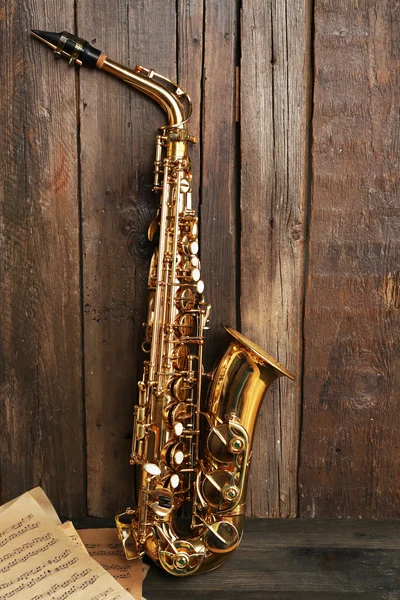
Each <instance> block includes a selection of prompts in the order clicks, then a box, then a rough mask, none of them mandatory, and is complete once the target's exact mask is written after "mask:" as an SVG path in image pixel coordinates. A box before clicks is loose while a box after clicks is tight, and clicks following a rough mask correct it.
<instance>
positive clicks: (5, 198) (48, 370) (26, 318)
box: [0, 0, 85, 515]
mask: <svg viewBox="0 0 400 600" xmlns="http://www.w3.org/2000/svg"><path fill="white" fill-rule="evenodd" d="M73 6H74V3H73V2H72V1H71V0H70V1H68V2H59V1H54V2H52V3H51V4H50V5H47V6H44V5H43V4H42V5H40V3H37V2H32V1H28V2H26V3H25V5H24V10H22V11H21V10H20V6H19V4H18V3H17V2H15V1H13V0H10V1H9V2H7V3H5V4H4V5H3V8H2V11H1V30H2V35H1V36H0V46H1V56H2V59H1V60H2V73H3V78H2V86H1V88H0V113H1V122H2V125H3V126H2V135H1V138H0V147H1V163H2V164H1V167H2V174H3V175H2V177H1V188H0V189H1V192H0V193H1V198H0V203H1V204H0V231H1V236H0V255H1V262H0V289H1V291H2V293H1V296H2V307H1V312H0V331H1V336H0V427H1V431H2V434H1V436H0V453H1V456H2V459H1V462H0V465H1V466H0V478H1V499H0V502H5V501H7V500H10V499H11V498H13V497H15V496H17V495H19V494H21V493H22V492H24V491H26V490H27V489H29V488H31V487H33V486H35V485H39V484H40V485H42V487H43V488H44V489H45V490H46V492H47V494H48V495H49V497H50V499H51V501H52V502H53V504H54V505H55V507H56V509H57V511H58V512H59V513H60V514H62V515H72V514H79V513H83V512H84V511H85V489H84V488H85V486H84V448H83V402H82V384H81V376H82V370H81V360H82V357H81V302H80V292H79V220H78V198H77V188H78V185H77V157H76V155H77V152H76V150H77V139H76V100H75V74H74V71H73V70H70V71H68V69H67V65H65V64H61V63H57V62H56V61H55V60H54V56H53V55H52V53H51V52H49V50H48V49H46V48H45V47H44V46H43V45H42V44H40V43H39V42H37V41H35V40H33V38H31V37H30V35H29V34H30V28H31V27H36V28H38V29H45V28H46V27H48V28H50V24H51V28H55V29H56V30H57V28H58V29H59V30H62V29H64V28H69V29H73ZM32 15H34V17H33V20H32V18H31V16H32Z"/></svg>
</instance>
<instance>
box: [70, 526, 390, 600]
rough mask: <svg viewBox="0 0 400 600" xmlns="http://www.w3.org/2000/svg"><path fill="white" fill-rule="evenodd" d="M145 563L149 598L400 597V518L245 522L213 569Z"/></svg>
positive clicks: (372, 599)
mask: <svg viewBox="0 0 400 600" xmlns="http://www.w3.org/2000/svg"><path fill="white" fill-rule="evenodd" d="M75 525H76V526H77V527H78V528H84V527H100V526H107V523H106V522H104V520H103V521H100V520H86V521H83V520H79V521H77V522H76V523H75ZM149 564H151V567H150V570H149V573H148V575H147V577H146V579H145V580H144V584H143V596H144V597H145V598H147V600H186V599H187V598H191V599H192V600H197V599H199V600H200V599H206V598H207V599H208V598H210V599H211V598H212V599H214V598H218V599H221V600H242V599H244V598H245V599H246V600H265V599H267V600H325V599H326V600H353V599H355V600H356V599H358V598H359V599H360V600H361V599H362V600H398V599H399V598H400V578H399V572H400V522H399V521H389V520H385V521H379V522H377V521H369V520H360V519H354V520H351V519H344V520H339V521H338V520H321V519H314V520H310V519H305V520H302V519H263V520H260V519H248V520H246V522H245V531H244V535H243V539H242V541H241V543H240V546H239V548H238V549H237V550H236V551H235V552H234V553H233V554H232V556H231V557H230V558H229V559H228V561H227V562H226V563H225V564H224V565H223V566H222V567H220V568H219V569H217V570H216V571H213V572H211V573H206V574H205V575H199V576H197V577H196V576H192V577H183V578H176V577H172V576H170V575H167V574H166V573H165V572H164V571H162V570H161V569H160V568H158V567H157V566H155V565H154V563H149Z"/></svg>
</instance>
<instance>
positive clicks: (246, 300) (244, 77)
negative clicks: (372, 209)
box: [240, 0, 311, 517]
mask: <svg viewBox="0 0 400 600" xmlns="http://www.w3.org/2000/svg"><path fill="white" fill-rule="evenodd" d="M310 7H311V2H309V1H308V0H296V2H287V3H285V2H272V1H269V2H265V1H264V0H258V1H253V2H244V3H243V14H242V34H241V43H242V69H241V82H240V84H241V103H240V126H241V181H240V184H241V202H240V216H241V239H240V293H241V296H240V325H241V328H242V331H243V333H244V334H245V335H247V336H248V337H249V338H250V339H252V340H254V341H255V342H256V343H257V344H258V345H259V346H261V347H262V348H266V349H267V350H268V351H269V352H270V353H271V354H273V355H274V356H276V357H277V359H278V360H279V361H280V362H281V363H282V364H284V365H288V367H289V368H290V369H292V370H293V371H294V372H295V373H296V375H297V377H299V376H300V378H299V379H298V383H297V385H294V384H293V382H292V381H290V380H289V379H286V378H285V379H280V380H279V382H278V383H276V384H275V385H273V386H272V387H271V389H270V391H269V392H268V395H267V398H266V399H265V401H264V404H263V406H262V408H261V412H260V416H259V422H258V424H257V430H256V436H255V440H254V449H253V461H254V462H253V464H252V471H251V475H250V488H249V498H248V502H249V505H248V513H249V514H252V515H258V516H271V517H275V516H284V517H288V516H296V514H297V503H298V497H297V466H298V446H299V424H300V408H301V369H302V359H303V356H302V330H301V327H302V315H303V302H304V300H303V290H304V267H305V250H306V243H305V239H306V235H307V231H306V230H307V169H308V166H307V152H308V116H309V115H308V113H309V97H308V96H309V89H310V85H309V83H310V81H309V80H310V31H311V29H310Z"/></svg>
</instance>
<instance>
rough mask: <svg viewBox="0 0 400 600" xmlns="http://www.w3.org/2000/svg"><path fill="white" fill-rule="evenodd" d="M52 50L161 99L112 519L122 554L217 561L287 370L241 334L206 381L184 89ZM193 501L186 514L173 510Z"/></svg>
mask: <svg viewBox="0 0 400 600" xmlns="http://www.w3.org/2000/svg"><path fill="white" fill-rule="evenodd" d="M32 33H33V35H35V37H37V38H38V39H40V40H41V41H43V42H45V43H46V44H47V45H48V46H50V47H52V49H53V50H54V51H55V53H56V54H57V55H58V56H64V57H66V58H67V59H69V61H70V63H72V64H77V65H79V66H81V65H83V66H88V67H97V68H99V69H102V70H104V71H107V72H109V73H110V74H112V75H114V76H116V77H118V78H119V79H122V80H123V81H125V82H126V83H128V84H130V85H131V86H132V87H134V88H136V89H138V90H140V91H142V92H143V93H145V94H146V95H148V96H150V97H151V98H152V99H153V100H155V102H157V103H158V104H159V105H160V106H161V107H162V108H163V109H164V110H165V112H166V113H167V117H168V123H167V125H165V126H163V127H161V128H160V130H159V133H158V135H157V136H156V154H155V161H154V183H153V189H154V191H155V192H157V193H159V194H160V207H159V210H158V213H157V216H156V218H155V220H154V221H153V223H151V224H150V226H149V231H148V237H149V239H150V240H152V239H154V237H155V235H158V237H159V244H158V247H157V249H156V250H155V252H154V254H153V257H152V260H151V264H150V271H149V277H148V288H149V301H148V316H147V322H146V324H145V338H144V340H143V342H142V346H141V347H142V350H143V352H144V353H145V354H146V355H147V360H145V361H144V369H143V377H142V379H141V381H140V382H139V384H138V386H139V397H138V403H137V406H136V407H135V412H134V429H133V439H132V452H131V456H130V462H131V464H133V465H137V466H138V469H139V477H138V499H137V507H135V508H128V509H126V511H125V512H124V513H122V514H120V515H118V516H117V517H116V524H117V528H118V534H119V537H120V539H121V542H122V545H123V548H124V550H125V554H126V557H127V558H128V559H134V558H137V557H138V556H142V555H143V554H145V553H146V554H147V555H148V556H149V557H150V558H151V559H152V560H153V561H154V562H155V563H156V564H158V565H159V566H161V567H163V568H164V569H165V570H166V571H167V572H168V573H171V574H173V575H177V576H185V575H190V574H194V573H204V572H207V571H210V570H213V569H215V568H217V567H218V566H220V565H221V564H222V563H223V562H224V561H225V560H226V559H227V558H228V557H229V555H230V553H231V552H232V551H233V550H234V549H235V548H236V547H237V546H238V544H239V542H240V538H241V536H242V532H243V522H244V513H245V505H246V491H247V481H248V474H249V466H250V458H251V447H252V442H253V433H254V427H255V423H256V420H257V414H258V412H259V408H260V405H261V402H262V399H263V397H264V394H265V392H266V390H267V389H268V387H269V386H270V385H271V383H272V382H273V381H274V380H275V379H277V378H278V377H281V376H283V375H285V376H287V377H289V378H290V379H293V376H292V375H291V374H290V373H289V372H288V371H287V370H286V369H285V368H284V367H283V366H282V365H280V364H279V363H278V362H277V361H275V360H274V359H273V358H272V357H271V356H269V355H268V354H267V353H266V352H264V351H263V350H262V349H261V348H259V347H258V346H257V345H256V344H254V343H253V342H251V341H250V340H249V339H247V338H246V337H245V336H244V335H242V334H241V333H239V332H237V331H235V330H234V329H232V328H230V327H225V329H226V331H227V332H228V333H229V334H230V336H231V343H230V345H229V347H228V349H227V350H226V352H225V354H224V356H223V357H222V359H221V361H220V362H219V364H218V365H217V367H216V369H215V371H214V373H213V375H212V377H211V382H210V386H209V391H208V393H207V394H206V393H204V391H203V379H204V378H205V377H206V376H207V377H210V376H209V375H207V374H205V372H204V368H203V347H204V332H205V330H206V329H207V322H208V318H209V315H210V309H211V307H210V305H209V304H207V302H206V301H205V298H204V284H203V281H202V279H201V271H200V269H201V267H200V260H199V257H198V251H199V244H198V218H197V216H196V213H195V211H194V210H193V208H192V201H191V164H190V159H189V156H188V144H190V143H193V142H195V141H196V140H195V138H194V137H192V136H190V135H189V134H188V132H187V121H188V119H189V117H190V113H191V101H190V98H189V96H188V95H187V94H186V93H185V92H183V90H181V88H180V87H179V86H177V85H176V84H174V83H173V82H171V81H170V80H168V79H166V78H165V77H163V76H161V75H159V74H157V73H155V72H154V71H153V70H151V69H146V68H144V67H140V66H137V67H136V68H135V69H129V68H127V67H124V66H123V65H120V64H118V63H116V62H114V61H112V60H110V59H108V58H107V57H106V56H105V55H104V54H102V53H101V52H100V51H99V50H96V49H95V48H93V47H92V46H90V44H88V42H86V41H85V40H81V39H80V38H77V37H75V36H73V35H72V34H69V33H66V32H62V33H61V34H56V33H50V32H43V31H33V32H32ZM188 506H189V515H190V517H189V519H187V518H184V517H183V518H182V517H181V516H180V513H181V512H182V509H183V508H186V511H183V512H186V514H187V512H188V511H187V507H188Z"/></svg>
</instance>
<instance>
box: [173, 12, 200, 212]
mask: <svg viewBox="0 0 400 600" xmlns="http://www.w3.org/2000/svg"><path fill="white" fill-rule="evenodd" d="M177 9H178V11H177V19H178V40H177V43H178V82H179V84H180V86H181V88H182V89H183V90H185V91H186V92H187V93H188V94H189V96H190V97H191V100H192V107H193V112H192V116H191V117H190V121H189V125H188V130H189V133H190V134H191V135H196V136H197V137H198V142H197V144H194V145H193V144H192V145H191V146H190V147H189V155H190V159H191V161H192V177H193V179H192V202H193V206H194V207H195V208H196V210H198V206H199V199H200V193H201V189H200V176H201V164H200V161H201V143H202V140H201V135H200V134H201V102H202V81H203V37H204V27H203V24H204V0H178V3H177Z"/></svg>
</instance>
